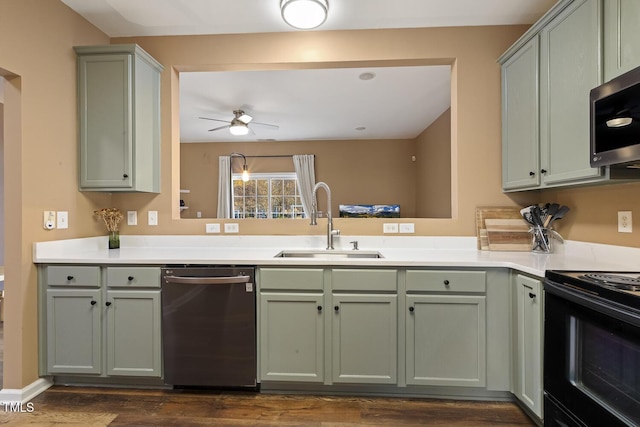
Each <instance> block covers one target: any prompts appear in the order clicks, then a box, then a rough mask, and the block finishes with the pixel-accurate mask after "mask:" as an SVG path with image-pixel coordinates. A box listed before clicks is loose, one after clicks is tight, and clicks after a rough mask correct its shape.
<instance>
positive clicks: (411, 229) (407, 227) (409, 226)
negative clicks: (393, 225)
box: [400, 222, 416, 233]
mask: <svg viewBox="0 0 640 427" xmlns="http://www.w3.org/2000/svg"><path fill="white" fill-rule="evenodd" d="M400 232H401V233H415V232H416V230H415V225H414V224H413V223H412V222H406V223H404V224H400Z"/></svg>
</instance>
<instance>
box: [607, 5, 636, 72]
mask: <svg viewBox="0 0 640 427" xmlns="http://www.w3.org/2000/svg"><path fill="white" fill-rule="evenodd" d="M638 28H640V2H639V1H638V0H606V1H605V2H604V30H605V31H604V80H605V81H609V80H611V79H612V78H614V77H617V76H619V75H620V74H622V73H625V72H627V71H629V70H632V69H634V68H636V67H638V66H640V37H638Z"/></svg>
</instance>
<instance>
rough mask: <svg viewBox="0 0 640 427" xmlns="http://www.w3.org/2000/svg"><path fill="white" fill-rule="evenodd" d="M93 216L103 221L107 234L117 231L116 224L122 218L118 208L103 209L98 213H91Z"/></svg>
mask: <svg viewBox="0 0 640 427" xmlns="http://www.w3.org/2000/svg"><path fill="white" fill-rule="evenodd" d="M93 214H94V215H96V216H98V217H100V218H102V219H103V220H104V223H105V225H106V226H107V231H109V232H112V231H118V223H119V222H120V221H122V218H124V217H123V215H122V212H120V209H118V208H103V209H100V210H99V211H93Z"/></svg>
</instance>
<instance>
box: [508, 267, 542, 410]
mask: <svg viewBox="0 0 640 427" xmlns="http://www.w3.org/2000/svg"><path fill="white" fill-rule="evenodd" d="M515 297H516V301H515V304H514V307H515V316H516V318H515V325H516V337H515V339H514V341H515V345H516V348H515V349H514V352H513V355H514V363H513V365H514V375H513V377H514V378H513V383H514V387H513V394H515V395H516V397H517V398H518V399H519V400H520V401H521V402H522V403H523V404H524V405H526V406H527V407H528V408H529V409H530V410H531V411H533V413H534V414H536V415H537V416H538V417H541V418H542V401H543V397H542V395H543V387H542V378H543V377H542V330H543V320H542V319H543V293H542V283H541V281H540V280H538V279H534V278H531V277H527V276H524V275H521V274H518V275H517V276H516V292H515Z"/></svg>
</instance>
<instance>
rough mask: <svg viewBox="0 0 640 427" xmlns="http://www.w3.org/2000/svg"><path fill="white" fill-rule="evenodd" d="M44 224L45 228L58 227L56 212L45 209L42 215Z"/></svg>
mask: <svg viewBox="0 0 640 427" xmlns="http://www.w3.org/2000/svg"><path fill="white" fill-rule="evenodd" d="M42 226H43V227H44V229H45V230H53V229H54V228H56V213H55V212H54V211H44V214H43V215H42Z"/></svg>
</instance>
